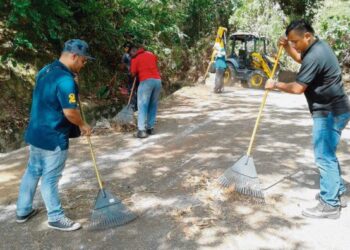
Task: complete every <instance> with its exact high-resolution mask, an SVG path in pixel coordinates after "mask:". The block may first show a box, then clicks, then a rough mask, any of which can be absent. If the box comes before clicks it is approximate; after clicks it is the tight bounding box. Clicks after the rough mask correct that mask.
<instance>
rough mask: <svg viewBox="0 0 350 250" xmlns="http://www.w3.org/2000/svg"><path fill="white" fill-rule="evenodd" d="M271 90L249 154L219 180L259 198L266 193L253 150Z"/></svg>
mask: <svg viewBox="0 0 350 250" xmlns="http://www.w3.org/2000/svg"><path fill="white" fill-rule="evenodd" d="M281 54H282V46H281V47H280V48H279V50H278V54H277V58H276V61H275V64H274V66H273V69H272V72H271V75H270V76H269V78H270V79H272V78H273V77H274V75H275V72H276V68H277V65H278V61H279V58H280V57H281ZM268 93H269V90H265V93H264V96H263V100H262V102H261V105H260V109H259V114H258V117H257V119H256V122H255V126H254V130H253V134H252V137H251V139H250V143H249V147H248V151H247V154H246V155H244V156H242V157H241V158H240V159H239V160H238V161H237V162H236V163H235V164H234V165H233V166H231V167H229V168H228V169H226V171H225V172H224V174H223V175H221V176H220V177H219V178H218V180H217V182H218V183H219V184H220V185H221V186H222V187H225V188H228V187H230V186H234V189H235V190H236V191H237V192H239V193H241V194H244V195H248V196H252V197H255V198H258V199H262V200H264V194H263V192H262V189H261V185H260V181H259V179H258V175H257V173H256V169H255V165H254V160H253V157H251V152H252V148H253V142H254V139H255V135H256V131H257V129H258V125H259V122H260V118H261V115H262V111H263V109H264V107H265V103H266V98H267V95H268Z"/></svg>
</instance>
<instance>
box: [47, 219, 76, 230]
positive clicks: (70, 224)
mask: <svg viewBox="0 0 350 250" xmlns="http://www.w3.org/2000/svg"><path fill="white" fill-rule="evenodd" d="M48 226H49V228H53V229H57V230H61V231H74V230H77V229H79V228H81V225H80V223H78V222H74V221H72V220H71V219H69V218H68V217H65V216H64V217H62V218H61V219H59V220H58V221H54V222H49V223H48Z"/></svg>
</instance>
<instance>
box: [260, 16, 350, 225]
mask: <svg viewBox="0 0 350 250" xmlns="http://www.w3.org/2000/svg"><path fill="white" fill-rule="evenodd" d="M279 44H280V45H281V46H283V47H284V49H285V51H286V52H287V53H288V54H289V55H290V56H291V57H292V58H293V59H294V60H295V61H296V62H298V63H301V68H300V70H299V73H298V74H297V77H296V80H295V82H290V83H285V82H279V81H275V80H268V81H267V83H266V85H265V88H266V89H270V90H271V89H279V90H281V91H284V92H288V93H292V94H302V93H304V94H305V97H306V100H307V102H308V106H309V110H310V113H311V115H312V119H313V131H312V134H313V147H314V155H315V162H316V165H317V167H318V169H319V171H320V192H319V193H318V194H316V199H317V200H318V204H317V205H316V206H315V207H312V208H306V209H303V211H302V214H303V215H304V216H306V217H312V218H338V217H339V216H340V207H341V206H342V207H343V206H346V203H344V202H343V200H342V196H343V195H344V193H345V191H346V187H345V185H344V180H343V179H342V177H341V169H340V165H339V162H338V159H337V156H336V150H337V146H338V144H339V141H340V136H341V133H342V130H343V129H344V128H345V126H346V125H347V123H348V121H349V119H350V104H349V98H348V96H347V95H346V93H345V90H344V86H343V82H342V74H341V69H340V66H339V63H338V60H337V58H336V56H335V54H334V52H333V51H332V49H331V48H330V47H329V45H328V44H327V43H326V42H324V41H322V40H320V39H319V38H317V37H316V36H315V35H314V30H313V28H312V27H311V26H310V25H309V24H308V23H307V22H306V21H304V20H297V21H293V22H292V23H291V24H290V25H289V26H288V27H287V29H286V37H282V38H280V40H279Z"/></svg>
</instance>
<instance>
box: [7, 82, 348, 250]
mask: <svg viewBox="0 0 350 250" xmlns="http://www.w3.org/2000/svg"><path fill="white" fill-rule="evenodd" d="M262 95H263V91H259V90H252V89H243V88H238V87H227V88H225V91H224V93H223V94H221V95H217V94H213V93H212V91H211V86H205V85H204V86H194V87H186V88H183V89H181V90H179V91H177V92H176V93H175V94H173V95H172V96H170V97H168V98H167V99H165V100H163V102H162V103H161V106H160V110H159V115H158V121H157V125H156V134H155V135H152V136H150V137H148V138H146V139H142V140H141V139H137V138H134V137H133V136H132V133H131V132H129V133H120V132H113V131H112V130H106V131H105V132H104V133H101V134H100V135H94V136H92V141H93V144H94V146H95V150H96V155H97V163H98V165H99V167H100V169H101V174H102V177H103V179H104V183H105V186H106V187H107V189H109V190H110V191H111V192H112V193H113V194H115V195H117V196H118V197H120V198H121V199H122V200H123V202H124V203H125V204H127V205H128V206H129V207H130V208H131V209H132V210H133V211H135V212H136V213H137V214H138V215H139V217H138V218H137V219H136V220H135V221H133V222H132V223H130V224H127V225H124V226H121V227H117V228H112V229H108V230H104V231H97V232H96V231H95V232H93V231H89V230H87V229H86V227H85V228H84V225H87V223H88V222H89V218H90V215H91V209H92V207H93V205H94V200H95V197H96V195H97V192H98V185H97V181H96V179H95V176H94V172H93V168H92V163H91V160H90V156H89V148H88V146H87V143H86V140H85V138H78V139H74V140H72V141H71V147H70V150H69V159H68V161H67V165H66V168H65V170H64V173H63V178H62V179H61V181H60V192H61V198H62V203H63V206H64V208H65V212H66V214H67V215H68V216H69V217H71V218H72V219H74V220H77V221H79V222H81V223H82V224H83V228H82V229H81V230H78V231H75V232H59V231H54V230H51V229H49V228H48V227H47V217H46V211H45V208H44V204H43V201H42V199H41V196H40V192H37V194H36V197H35V202H34V205H35V206H36V207H39V208H40V209H41V212H40V213H39V214H38V215H37V216H36V217H34V218H33V219H31V220H30V221H28V222H27V223H24V224H22V225H18V224H16V222H15V203H16V197H17V192H18V186H19V182H20V178H21V175H22V174H23V172H24V169H25V165H26V160H27V154H28V152H27V151H28V149H27V148H23V149H20V150H17V151H14V152H11V153H8V154H2V155H0V209H1V213H0V233H1V234H0V237H1V240H0V242H1V243H0V249H186V250H189V249H344V250H346V249H350V240H349V237H348V235H349V233H350V227H349V225H350V208H345V209H343V210H342V213H341V217H340V219H338V220H328V219H325V220H312V219H307V218H304V217H302V216H301V209H302V208H303V207H304V206H312V205H314V204H315V201H314V200H313V199H314V195H315V194H316V193H317V192H318V186H319V181H318V172H317V169H316V168H315V166H314V164H313V154H312V146H311V126H312V123H311V122H312V121H311V118H310V115H309V113H308V110H307V106H306V101H305V99H304V97H303V96H293V95H288V94H283V93H279V92H271V93H270V94H269V97H268V101H267V105H266V109H265V111H264V116H263V119H262V123H261V126H260V128H259V131H258V135H257V137H256V141H255V144H254V149H253V157H254V161H255V165H256V168H257V172H258V175H259V178H260V181H261V184H262V188H263V191H264V194H265V197H266V204H265V205H262V204H259V203H256V202H254V200H253V199H251V198H248V197H245V196H242V195H239V194H237V193H235V192H233V190H222V189H220V188H219V187H218V186H216V185H215V183H216V179H217V178H218V177H219V176H220V175H221V174H222V173H223V172H224V170H225V169H227V168H228V167H230V166H232V164H233V163H234V162H235V161H236V160H237V159H239V158H240V157H241V156H242V155H243V154H245V153H246V150H247V147H248V143H249V139H250V136H251V133H252V130H253V126H254V122H255V119H256V116H257V112H258V108H259V105H260V101H261V99H262ZM349 142H350V130H349V129H345V131H344V133H343V140H342V142H341V144H340V147H339V150H338V153H339V159H340V162H341V164H342V166H344V167H343V174H344V178H345V180H346V182H347V184H348V182H349V181H350V170H349V165H350V154H349V145H348V144H349Z"/></svg>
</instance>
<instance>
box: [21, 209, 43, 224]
mask: <svg viewBox="0 0 350 250" xmlns="http://www.w3.org/2000/svg"><path fill="white" fill-rule="evenodd" d="M38 212H39V210H38V209H33V210H32V211H31V212H30V213H29V214H27V215H25V216H18V215H17V216H16V222H17V223H24V222H26V221H27V220H29V219H30V218H32V217H33V216H35V215H36V214H37V213H38Z"/></svg>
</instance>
